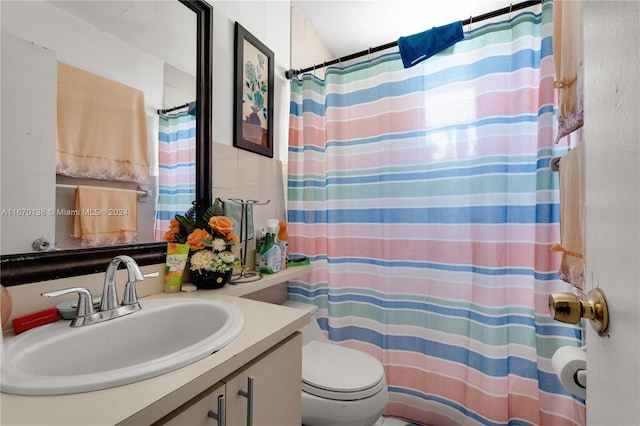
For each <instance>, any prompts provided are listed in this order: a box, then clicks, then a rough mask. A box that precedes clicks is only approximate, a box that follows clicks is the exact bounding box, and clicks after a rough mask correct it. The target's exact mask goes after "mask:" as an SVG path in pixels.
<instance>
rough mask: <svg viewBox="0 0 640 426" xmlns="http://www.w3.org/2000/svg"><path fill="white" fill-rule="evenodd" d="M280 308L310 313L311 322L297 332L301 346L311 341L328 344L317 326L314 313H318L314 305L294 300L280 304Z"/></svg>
mask: <svg viewBox="0 0 640 426" xmlns="http://www.w3.org/2000/svg"><path fill="white" fill-rule="evenodd" d="M282 306H288V307H290V308H296V309H303V310H306V311H308V312H310V313H311V320H310V322H309V324H307V325H305V326H304V327H302V328H301V329H300V330H299V331H300V332H301V333H302V345H303V346H304V345H306V344H307V343H309V342H311V341H314V340H315V341H318V342H328V341H329V340H328V339H327V338H326V337H325V335H324V333H323V332H322V329H321V328H320V325H319V324H318V320H317V317H316V313H317V312H318V307H317V306H316V305H312V304H311V303H303V302H296V301H294V300H287V301H286V302H284V303H283V304H282Z"/></svg>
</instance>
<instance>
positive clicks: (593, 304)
mask: <svg viewBox="0 0 640 426" xmlns="http://www.w3.org/2000/svg"><path fill="white" fill-rule="evenodd" d="M549 312H550V313H551V316H552V317H553V319H555V320H558V321H562V322H566V323H569V324H578V323H579V322H580V319H581V318H588V319H590V320H591V325H592V326H593V328H594V330H596V331H597V332H598V333H599V334H605V333H606V331H607V329H608V328H609V309H608V308H607V300H606V299H605V297H604V293H603V292H602V290H600V289H594V290H591V291H590V292H589V300H580V299H579V298H578V296H576V295H575V294H573V293H554V294H550V295H549Z"/></svg>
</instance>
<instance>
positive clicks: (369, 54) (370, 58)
mask: <svg viewBox="0 0 640 426" xmlns="http://www.w3.org/2000/svg"><path fill="white" fill-rule="evenodd" d="M369 61H371V48H369Z"/></svg>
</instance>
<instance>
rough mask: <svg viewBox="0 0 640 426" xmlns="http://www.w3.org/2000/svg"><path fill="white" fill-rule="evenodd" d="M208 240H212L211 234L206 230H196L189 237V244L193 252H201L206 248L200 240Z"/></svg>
mask: <svg viewBox="0 0 640 426" xmlns="http://www.w3.org/2000/svg"><path fill="white" fill-rule="evenodd" d="M207 239H211V234H209V233H208V232H207V231H205V230H204V229H196V230H194V231H193V232H192V233H190V234H189V236H188V237H187V244H189V248H190V249H191V250H194V251H195V250H201V249H203V248H204V244H203V243H202V241H200V240H207Z"/></svg>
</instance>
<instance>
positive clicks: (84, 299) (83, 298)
mask: <svg viewBox="0 0 640 426" xmlns="http://www.w3.org/2000/svg"><path fill="white" fill-rule="evenodd" d="M69 293H78V307H77V308H76V318H78V317H86V316H89V315H93V314H94V313H95V310H94V309H93V299H92V297H91V292H90V291H89V290H87V289H86V288H83V287H71V288H64V289H62V290H55V291H49V292H46V293H41V295H42V296H44V297H58V296H63V295H65V294H69Z"/></svg>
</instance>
